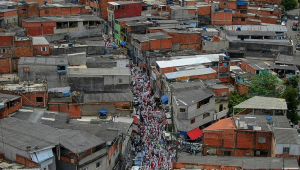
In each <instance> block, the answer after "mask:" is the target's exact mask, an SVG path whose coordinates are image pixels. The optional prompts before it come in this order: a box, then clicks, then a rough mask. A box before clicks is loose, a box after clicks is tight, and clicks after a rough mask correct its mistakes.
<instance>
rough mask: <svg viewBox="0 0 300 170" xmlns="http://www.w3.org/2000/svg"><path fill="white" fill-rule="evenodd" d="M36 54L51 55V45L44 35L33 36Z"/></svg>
mask: <svg viewBox="0 0 300 170" xmlns="http://www.w3.org/2000/svg"><path fill="white" fill-rule="evenodd" d="M32 43H33V48H34V55H35V56H36V55H50V46H49V43H48V41H47V40H46V39H45V38H44V37H32Z"/></svg>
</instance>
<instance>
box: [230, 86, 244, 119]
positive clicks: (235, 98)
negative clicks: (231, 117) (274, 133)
mask: <svg viewBox="0 0 300 170" xmlns="http://www.w3.org/2000/svg"><path fill="white" fill-rule="evenodd" d="M247 99H249V97H248V96H247V95H245V94H240V93H239V92H237V91H234V92H231V93H230V94H229V105H228V107H229V112H228V113H229V114H232V113H233V106H236V105H238V104H240V103H242V102H243V101H245V100H247ZM240 111H241V109H236V110H235V112H236V113H239V112H240Z"/></svg>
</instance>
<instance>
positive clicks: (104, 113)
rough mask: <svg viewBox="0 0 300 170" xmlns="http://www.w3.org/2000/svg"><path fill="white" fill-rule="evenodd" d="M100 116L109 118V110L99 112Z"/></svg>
mask: <svg viewBox="0 0 300 170" xmlns="http://www.w3.org/2000/svg"><path fill="white" fill-rule="evenodd" d="M99 114H100V116H107V110H105V109H103V110H99Z"/></svg>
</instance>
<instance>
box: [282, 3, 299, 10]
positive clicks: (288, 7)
mask: <svg viewBox="0 0 300 170" xmlns="http://www.w3.org/2000/svg"><path fill="white" fill-rule="evenodd" d="M281 5H283V6H284V10H285V11H289V10H292V9H295V7H297V6H298V0H282V1H281Z"/></svg>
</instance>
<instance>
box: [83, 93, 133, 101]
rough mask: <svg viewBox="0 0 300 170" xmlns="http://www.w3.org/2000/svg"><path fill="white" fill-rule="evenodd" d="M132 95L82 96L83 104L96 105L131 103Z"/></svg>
mask: <svg viewBox="0 0 300 170" xmlns="http://www.w3.org/2000/svg"><path fill="white" fill-rule="evenodd" d="M132 100H133V94H132V93H131V92H127V93H92V94H87V93H86V94H84V95H83V101H84V103H97V102H131V101H132Z"/></svg>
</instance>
